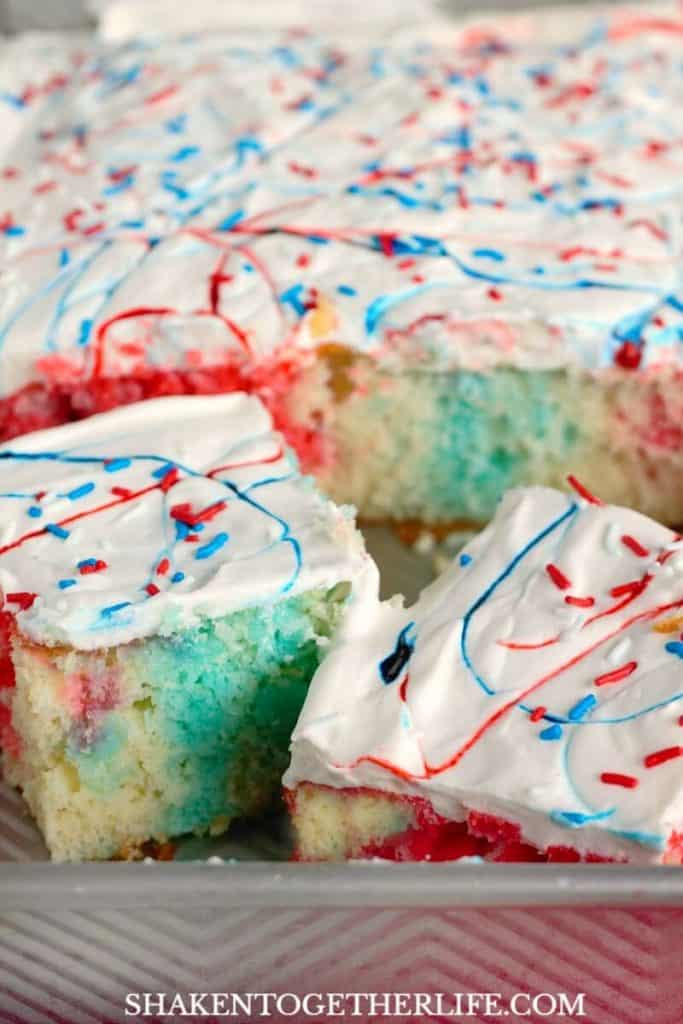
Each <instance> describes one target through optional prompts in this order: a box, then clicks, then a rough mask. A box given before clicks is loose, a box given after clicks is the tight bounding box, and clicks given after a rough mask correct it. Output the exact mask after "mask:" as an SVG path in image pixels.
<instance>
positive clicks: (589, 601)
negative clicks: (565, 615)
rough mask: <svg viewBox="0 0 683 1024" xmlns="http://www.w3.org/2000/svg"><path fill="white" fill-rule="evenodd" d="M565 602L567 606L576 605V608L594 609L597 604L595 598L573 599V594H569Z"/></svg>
mask: <svg viewBox="0 0 683 1024" xmlns="http://www.w3.org/2000/svg"><path fill="white" fill-rule="evenodd" d="M564 600H565V604H571V605H574V607H575V608H592V607H593V605H594V604H595V598H594V597H573V596H572V595H571V594H567V596H566V597H565V599H564Z"/></svg>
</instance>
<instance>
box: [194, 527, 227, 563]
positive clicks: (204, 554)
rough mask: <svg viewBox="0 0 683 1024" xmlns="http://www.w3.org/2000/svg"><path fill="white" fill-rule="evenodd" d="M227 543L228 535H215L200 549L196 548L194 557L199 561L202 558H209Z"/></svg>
mask: <svg viewBox="0 0 683 1024" xmlns="http://www.w3.org/2000/svg"><path fill="white" fill-rule="evenodd" d="M227 543H228V534H227V533H217V534H216V536H215V537H213V538H212V539H211V540H210V541H209V543H208V544H203V545H202V546H201V547H200V548H197V550H196V551H195V555H194V557H195V558H198V559H200V560H202V559H204V558H210V557H211V555H214V554H215V553H216V552H217V551H220V549H221V548H222V547H223V546H224V545H225V544H227Z"/></svg>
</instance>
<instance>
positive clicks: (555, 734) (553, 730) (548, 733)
mask: <svg viewBox="0 0 683 1024" xmlns="http://www.w3.org/2000/svg"><path fill="white" fill-rule="evenodd" d="M538 738H539V739H540V740H561V739H562V726H561V725H558V723H557V722H555V724H554V725H549V726H548V728H547V729H544V730H543V732H540V733H539V734H538Z"/></svg>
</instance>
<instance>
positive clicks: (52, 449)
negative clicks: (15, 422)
mask: <svg viewBox="0 0 683 1024" xmlns="http://www.w3.org/2000/svg"><path fill="white" fill-rule="evenodd" d="M367 562H368V557H367V555H365V553H364V550H363V546H362V540H361V538H360V535H359V534H358V533H357V531H356V530H355V527H354V524H353V520H352V518H351V517H350V516H349V515H347V514H346V513H345V511H344V510H340V509H337V508H335V506H334V505H333V504H332V503H331V502H329V501H327V500H326V499H325V498H323V497H322V496H321V495H319V494H318V493H317V491H315V489H314V487H313V484H312V482H311V480H310V479H308V478H306V477H302V476H301V475H300V474H299V473H298V471H297V469H296V467H295V465H294V464H293V462H292V459H291V456H290V455H289V453H288V452H287V451H286V450H285V449H284V447H283V442H282V439H281V437H280V435H279V434H277V433H275V432H274V431H273V430H272V426H271V422H270V417H269V415H268V413H267V412H266V410H265V408H264V407H263V406H262V405H261V403H260V402H259V401H258V399H255V398H250V397H247V396H245V395H241V394H233V395H229V396H227V397H212V398H206V397H203V398H161V399H156V400H154V401H152V402H145V403H141V404H138V405H131V406H127V407H125V408H122V409H120V410H117V411H115V412H111V413H105V414H103V415H100V416H96V417H93V418H92V419H89V420H87V421H85V422H81V423H76V424H70V425H68V426H65V427H58V428H55V429H53V430H46V431H41V432H39V433H35V434H29V435H26V436H25V437H23V438H21V439H18V440H16V441H13V442H11V443H9V444H6V445H3V446H1V447H0V593H1V594H2V595H3V597H4V607H5V610H8V611H11V612H13V613H15V614H16V618H17V623H18V625H19V627H20V629H21V630H22V632H23V633H25V634H26V635H27V636H28V637H29V638H31V639H32V640H35V641H36V642H39V643H46V644H69V645H71V646H74V647H78V648H81V649H91V648H99V647H109V646H112V645H115V644H119V643H125V642H128V641H130V640H133V639H138V638H140V637H145V636H149V635H151V634H155V633H163V634H167V633H171V632H174V631H176V630H178V629H180V628H183V627H186V626H192V625H194V624H196V623H197V622H198V621H199V620H200V619H202V618H205V617H209V618H216V617H219V616H222V615H225V614H227V613H229V612H232V611H235V610H237V609H239V608H243V607H247V606H249V605H258V604H263V603H267V602H271V601H274V600H277V599H279V598H280V597H287V596H289V595H294V594H298V593H301V592H302V591H304V590H309V589H311V588H313V587H332V586H334V585H336V584H337V583H338V582H341V581H352V580H354V579H355V577H356V576H357V575H358V573H359V572H361V571H362V570H363V568H364V567H365V566H366V564H367Z"/></svg>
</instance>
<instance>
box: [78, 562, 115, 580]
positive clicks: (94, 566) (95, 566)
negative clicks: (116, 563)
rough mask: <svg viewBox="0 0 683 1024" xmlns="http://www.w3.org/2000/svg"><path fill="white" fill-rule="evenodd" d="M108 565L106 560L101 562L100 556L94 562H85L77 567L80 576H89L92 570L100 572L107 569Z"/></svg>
mask: <svg viewBox="0 0 683 1024" xmlns="http://www.w3.org/2000/svg"><path fill="white" fill-rule="evenodd" d="M108 568H109V566H108V565H107V563H106V562H103V561H102V559H101V558H97V559H96V560H95V561H94V562H86V563H85V565H82V566H81V567H80V568H79V570H78V571H79V572H80V574H81V576H89V575H90V573H93V572H102V570H103V569H108Z"/></svg>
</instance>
